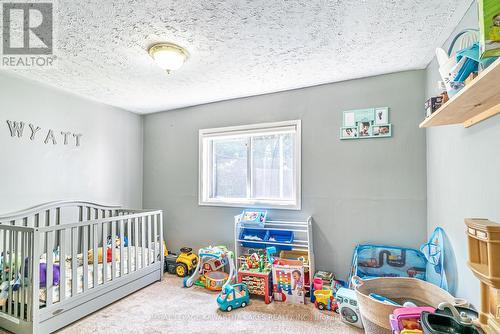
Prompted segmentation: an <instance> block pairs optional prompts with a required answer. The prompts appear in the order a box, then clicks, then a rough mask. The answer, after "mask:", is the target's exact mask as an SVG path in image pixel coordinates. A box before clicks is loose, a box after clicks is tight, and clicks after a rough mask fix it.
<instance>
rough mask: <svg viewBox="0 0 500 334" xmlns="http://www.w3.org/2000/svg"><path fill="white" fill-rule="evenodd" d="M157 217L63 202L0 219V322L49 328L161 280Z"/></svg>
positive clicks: (32, 329) (15, 328)
mask: <svg viewBox="0 0 500 334" xmlns="http://www.w3.org/2000/svg"><path fill="white" fill-rule="evenodd" d="M162 215H163V214H162V211H160V210H156V211H154V210H152V211H147V210H130V209H122V208H120V207H110V206H103V205H99V204H94V203H89V202H81V201H77V202H69V201H67V202H53V203H48V204H43V205H40V206H37V207H34V208H31V209H27V210H24V211H21V212H18V213H15V214H9V215H4V216H0V250H1V252H2V259H1V260H2V261H1V265H0V270H1V283H2V291H1V293H2V298H3V301H4V304H3V305H2V306H1V307H0V327H2V328H5V329H8V330H9V331H11V332H14V333H49V332H53V331H55V330H57V329H59V328H61V327H64V326H66V325H67V324H69V323H71V322H73V321H75V320H78V319H79V318H82V317H84V316H86V315H87V314H89V313H91V312H94V311H96V310H98V309H100V308H102V307H104V306H106V305H108V304H111V303H112V302H114V301H116V300H118V299H120V298H123V297H124V296H126V295H128V294H130V293H132V292H134V291H136V290H138V289H140V288H142V287H144V286H146V285H149V284H151V283H153V282H155V281H159V280H161V278H162V268H163V252H162V251H161V245H162V240H163V237H162V236H163V218H162ZM108 236H112V237H111V238H110V239H109V241H108ZM118 238H119V239H118ZM108 245H109V246H108ZM13 282H19V283H18V284H17V285H16V284H13Z"/></svg>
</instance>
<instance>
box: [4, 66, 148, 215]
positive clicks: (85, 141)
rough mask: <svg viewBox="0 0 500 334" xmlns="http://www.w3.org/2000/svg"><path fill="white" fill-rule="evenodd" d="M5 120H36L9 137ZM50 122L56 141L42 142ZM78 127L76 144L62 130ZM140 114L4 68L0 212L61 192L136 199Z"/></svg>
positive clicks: (133, 202)
mask: <svg viewBox="0 0 500 334" xmlns="http://www.w3.org/2000/svg"><path fill="white" fill-rule="evenodd" d="M6 120H17V121H24V122H25V123H33V124H35V125H37V126H39V127H41V128H42V130H40V131H39V132H37V135H36V137H35V141H30V139H29V137H30V134H31V131H30V129H29V127H28V124H26V125H25V129H24V134H23V137H22V138H17V137H15V138H12V137H11V135H10V131H9V128H8V125H7V122H6ZM48 129H53V130H54V133H55V135H56V140H57V142H58V145H55V146H54V145H53V144H52V142H51V143H49V144H44V142H43V140H44V139H45V137H46V135H47V131H48ZM63 130H64V131H66V130H67V131H72V132H80V133H82V134H83V137H82V144H81V147H79V148H76V147H75V146H74V145H73V140H71V143H72V145H68V146H64V145H63V144H62V136H61V135H60V132H61V131H63ZM142 137H143V135H142V119H141V117H140V116H138V115H134V114H132V113H130V112H127V111H123V110H120V109H117V108H113V107H109V106H105V105H102V104H99V103H94V102H91V101H88V100H84V99H81V98H79V97H77V96H75V95H71V94H68V93H66V92H62V91H59V90H55V89H53V88H49V87H47V86H43V85H40V84H39V83H34V82H31V81H27V80H25V79H21V78H19V77H16V76H13V75H11V74H6V73H5V72H2V73H1V74H0V157H1V160H2V162H1V163H0V175H1V180H2V182H1V186H0V213H6V212H11V211H14V210H20V209H24V208H26V207H29V206H32V205H36V204H39V203H43V202H47V201H53V200H60V199H84V200H91V201H97V202H101V203H105V204H123V205H126V206H133V207H141V206H142V139H143V138H142Z"/></svg>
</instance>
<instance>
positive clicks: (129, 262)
mask: <svg viewBox="0 0 500 334" xmlns="http://www.w3.org/2000/svg"><path fill="white" fill-rule="evenodd" d="M127 238H128V245H127V246H128V247H127V269H128V270H127V273H129V274H130V273H131V272H132V246H131V245H132V220H131V219H130V218H129V219H127Z"/></svg>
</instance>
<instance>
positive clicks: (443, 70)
mask: <svg viewBox="0 0 500 334" xmlns="http://www.w3.org/2000/svg"><path fill="white" fill-rule="evenodd" d="M457 42H458V43H459V50H458V51H456V52H453V50H454V48H455V45H456V43H457ZM436 58H437V61H438V64H439V73H440V75H441V78H442V80H443V82H444V84H445V86H446V91H447V92H448V96H450V97H452V96H453V95H455V94H456V93H458V92H459V91H460V90H461V89H462V88H463V87H465V82H464V81H465V80H466V79H467V78H468V77H469V76H470V75H471V73H477V72H478V70H479V63H480V57H479V42H478V31H477V30H476V29H465V30H463V31H461V32H460V33H458V34H457V35H456V36H455V37H454V38H453V40H452V42H451V44H450V47H449V48H448V52H446V51H445V50H443V49H442V48H437V49H436Z"/></svg>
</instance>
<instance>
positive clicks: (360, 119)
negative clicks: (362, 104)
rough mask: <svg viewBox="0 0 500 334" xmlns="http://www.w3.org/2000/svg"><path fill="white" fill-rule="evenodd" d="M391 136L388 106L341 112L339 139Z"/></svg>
mask: <svg viewBox="0 0 500 334" xmlns="http://www.w3.org/2000/svg"><path fill="white" fill-rule="evenodd" d="M391 136H392V124H391V123H389V108H388V107H379V108H367V109H357V110H347V111H344V112H343V113H342V127H341V128H340V139H364V138H382V137H391Z"/></svg>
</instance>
